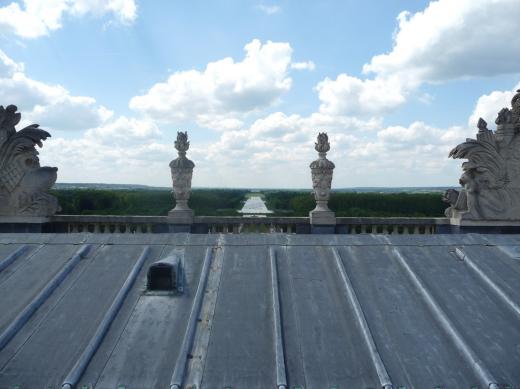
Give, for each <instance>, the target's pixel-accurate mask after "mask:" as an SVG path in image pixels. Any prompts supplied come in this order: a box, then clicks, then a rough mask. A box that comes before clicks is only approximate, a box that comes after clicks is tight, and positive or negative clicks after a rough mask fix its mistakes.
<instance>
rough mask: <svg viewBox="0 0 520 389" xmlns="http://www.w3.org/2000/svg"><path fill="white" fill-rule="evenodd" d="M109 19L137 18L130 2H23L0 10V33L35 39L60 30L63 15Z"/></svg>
mask: <svg viewBox="0 0 520 389" xmlns="http://www.w3.org/2000/svg"><path fill="white" fill-rule="evenodd" d="M67 14H70V15H73V16H84V15H89V14H90V15H94V16H96V17H101V16H104V15H110V16H111V17H112V18H115V19H116V20H117V21H119V22H120V23H123V24H130V23H132V22H133V21H134V20H135V19H136V17H137V6H136V4H135V1H134V0H45V1H42V0H24V1H23V6H20V4H19V3H15V2H12V3H10V4H9V5H6V6H5V7H1V8H0V31H8V32H12V33H15V34H16V35H19V36H21V37H23V38H37V37H40V36H43V35H47V34H49V33H50V32H51V31H54V30H57V29H60V28H61V27H62V19H63V18H64V16H65V15H67Z"/></svg>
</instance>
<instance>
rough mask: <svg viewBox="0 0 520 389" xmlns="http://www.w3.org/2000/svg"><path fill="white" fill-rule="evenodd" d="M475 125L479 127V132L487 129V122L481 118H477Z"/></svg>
mask: <svg viewBox="0 0 520 389" xmlns="http://www.w3.org/2000/svg"><path fill="white" fill-rule="evenodd" d="M477 127H478V129H479V132H484V131H487V129H488V128H487V122H486V121H485V120H484V119H482V118H479V119H478V123H477Z"/></svg>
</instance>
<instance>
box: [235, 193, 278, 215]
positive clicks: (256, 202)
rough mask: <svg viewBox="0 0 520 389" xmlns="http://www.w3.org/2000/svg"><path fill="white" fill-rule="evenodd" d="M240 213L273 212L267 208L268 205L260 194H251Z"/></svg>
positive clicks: (257, 213) (258, 213)
mask: <svg viewBox="0 0 520 389" xmlns="http://www.w3.org/2000/svg"><path fill="white" fill-rule="evenodd" d="M238 212H239V213H246V214H248V215H265V214H266V213H273V211H270V210H268V209H267V206H266V205H265V203H264V200H262V198H261V197H259V196H251V197H250V198H248V199H247V201H246V202H245V204H244V206H243V207H242V209H241V210H240V211H238Z"/></svg>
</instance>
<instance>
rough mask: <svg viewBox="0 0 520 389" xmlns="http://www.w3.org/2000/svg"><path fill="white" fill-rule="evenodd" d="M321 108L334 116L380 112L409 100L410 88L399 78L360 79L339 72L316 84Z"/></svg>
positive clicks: (377, 113)
mask: <svg viewBox="0 0 520 389" xmlns="http://www.w3.org/2000/svg"><path fill="white" fill-rule="evenodd" d="M316 90H317V92H318V97H319V99H320V101H321V105H320V111H321V112H323V113H327V114H331V115H354V116H363V115H379V114H382V113H384V112H385V111H388V110H390V109H393V108H395V107H397V106H399V105H401V104H403V103H404V102H405V101H406V94H407V90H406V89H405V88H404V86H403V85H402V83H401V80H400V79H399V78H398V77H390V78H382V77H377V78H375V79H367V80H361V79H359V78H357V77H352V76H348V75H347V74H340V75H339V76H338V77H337V78H336V79H335V80H331V79H329V78H328V77H327V78H325V79H324V80H323V81H321V82H319V83H318V85H317V86H316Z"/></svg>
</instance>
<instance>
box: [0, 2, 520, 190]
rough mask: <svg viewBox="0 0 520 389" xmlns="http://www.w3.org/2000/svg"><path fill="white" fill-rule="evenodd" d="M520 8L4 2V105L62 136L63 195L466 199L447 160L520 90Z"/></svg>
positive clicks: (57, 148) (58, 144)
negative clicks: (171, 167) (172, 171)
mask: <svg viewBox="0 0 520 389" xmlns="http://www.w3.org/2000/svg"><path fill="white" fill-rule="evenodd" d="M519 14H520V2H518V1H517V0H473V1H469V0H439V1H432V2H429V1H418V0H413V1H404V0H403V1H375V0H370V1H354V0H350V1H319V2H316V1H278V2H258V1H238V0H237V1H204V2H203V1H189V2H188V1H186V2H182V1H166V0H164V1H159V0H157V1H139V0H103V1H101V0H49V1H37V0H25V1H19V2H14V1H0V44H1V45H0V95H1V97H2V98H1V101H0V104H3V105H4V106H5V105H7V104H16V105H17V106H18V107H19V109H20V110H21V112H22V117H23V118H24V123H29V122H37V123H39V124H40V125H41V126H42V127H43V128H46V129H48V130H49V131H50V132H51V133H52V135H53V137H52V139H49V140H48V141H47V142H46V144H45V146H44V148H43V149H42V151H41V161H42V163H45V164H48V165H52V166H58V168H59V172H58V181H60V182H108V183H136V184H148V185H161V186H167V185H169V184H170V177H169V171H168V163H169V161H170V160H171V159H173V158H174V157H175V150H174V149H173V140H174V138H175V134H176V131H177V130H188V132H189V135H190V138H191V149H190V152H189V153H188V156H189V157H190V158H191V159H192V160H193V161H194V162H195V164H196V169H195V172H194V179H193V182H194V185H195V186H210V187H212V186H213V187H215V186H217V187H221V186H225V187H298V188H301V187H310V172H309V169H308V164H309V163H310V161H312V159H314V158H315V151H314V150H313V140H314V138H315V136H316V134H317V133H318V132H319V131H327V132H329V135H330V138H331V143H332V144H331V146H332V148H331V151H330V153H329V158H330V159H331V160H333V161H334V162H335V163H336V166H337V168H336V170H335V178H334V181H333V186H336V187H352V186H433V185H456V183H457V181H458V176H459V175H460V161H451V160H448V159H447V154H448V151H449V150H450V148H452V147H453V146H455V145H456V144H458V143H460V142H461V141H463V140H464V139H465V138H466V137H468V136H472V135H473V134H474V132H475V129H474V123H475V122H476V119H478V116H483V117H484V118H485V119H486V120H487V121H488V123H490V127H492V126H491V124H492V123H493V121H494V118H495V115H496V112H498V110H499V109H500V108H502V107H503V106H507V105H508V104H509V100H510V99H511V97H512V95H513V91H514V90H515V88H517V86H518V84H519V82H520V66H519V64H520V43H519V41H518V39H516V37H518V36H519V33H520V23H518V20H517V17H515V15H519Z"/></svg>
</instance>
